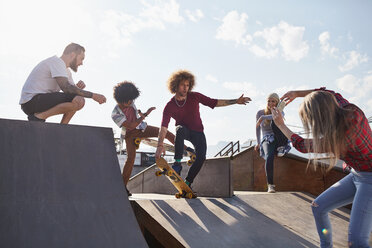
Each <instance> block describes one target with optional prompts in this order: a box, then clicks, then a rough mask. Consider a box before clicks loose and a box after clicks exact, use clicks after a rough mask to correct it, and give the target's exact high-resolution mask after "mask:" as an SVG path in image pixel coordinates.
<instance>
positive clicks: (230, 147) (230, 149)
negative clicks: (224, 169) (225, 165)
mask: <svg viewBox="0 0 372 248" xmlns="http://www.w3.org/2000/svg"><path fill="white" fill-rule="evenodd" d="M236 145H237V146H238V148H237V149H236V150H234V147H235V146H236ZM226 149H227V150H226ZM225 150H226V151H225ZM237 152H240V142H239V140H238V141H237V142H235V143H234V142H232V141H231V142H230V143H228V144H227V145H226V146H225V147H224V148H222V149H221V150H220V151H219V152H218V153H217V154H216V155H214V157H217V156H218V155H219V156H221V157H222V156H228V155H229V153H231V155H230V156H234V154H235V153H237Z"/></svg>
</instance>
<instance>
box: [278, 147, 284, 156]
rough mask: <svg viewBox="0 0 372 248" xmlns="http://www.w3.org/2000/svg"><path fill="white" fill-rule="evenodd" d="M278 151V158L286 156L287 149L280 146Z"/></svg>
mask: <svg viewBox="0 0 372 248" xmlns="http://www.w3.org/2000/svg"><path fill="white" fill-rule="evenodd" d="M276 150H277V151H278V154H277V156H278V157H283V156H284V155H285V147H284V146H279V147H278V149H276Z"/></svg>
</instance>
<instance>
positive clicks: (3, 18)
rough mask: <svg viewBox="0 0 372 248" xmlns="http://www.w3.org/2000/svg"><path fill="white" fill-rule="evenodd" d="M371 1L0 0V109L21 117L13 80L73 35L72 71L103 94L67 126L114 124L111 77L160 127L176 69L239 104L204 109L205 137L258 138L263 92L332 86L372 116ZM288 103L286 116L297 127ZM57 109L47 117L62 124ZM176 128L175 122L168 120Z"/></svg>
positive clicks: (200, 87)
mask: <svg viewBox="0 0 372 248" xmlns="http://www.w3.org/2000/svg"><path fill="white" fill-rule="evenodd" d="M371 10H372V2H370V1H274V0H273V1H245V0H242V1H207V0H205V1H194V0H192V1H190V0H187V1H186V0H182V1H176V0H163V1H129V0H128V1H127V0H125V1H124V0H121V1H114V0H106V1H79V0H74V1H72V0H66V1H51V0H49V1H43V0H33V1H25V0H24V1H20V0H12V1H8V0H0V33H1V39H0V87H1V91H0V118H9V119H21V120H26V116H25V114H24V113H23V112H22V111H21V109H20V106H19V105H18V101H19V97H20V92H21V88H22V86H23V84H24V82H25V80H26V78H27V76H28V74H29V73H30V71H31V70H32V68H33V67H34V66H35V65H36V64H37V63H39V62H40V61H41V60H43V59H45V58H47V57H50V56H53V55H58V56H60V55H61V53H62V51H63V49H64V47H65V46H66V45H67V44H68V43H70V42H76V43H80V44H81V45H83V46H84V47H85V48H86V58H85V61H84V65H83V66H81V67H79V71H78V72H77V73H73V78H74V79H75V81H76V82H77V81H78V80H83V81H84V82H85V83H86V85H87V90H91V91H93V92H98V93H102V94H104V95H105V96H106V97H107V99H108V101H107V103H106V104H104V105H98V104H97V103H96V102H94V101H92V100H91V99H88V100H87V101H86V105H85V107H84V109H83V110H82V111H80V112H78V113H77V114H76V116H75V117H74V118H73V120H72V122H71V123H73V124H79V125H93V126H104V127H113V128H114V130H115V131H116V132H117V133H118V131H119V130H118V128H116V127H115V125H114V123H113V122H112V120H111V117H110V115H111V111H112V109H113V107H114V105H115V102H114V100H113V98H112V88H113V86H114V85H115V84H116V83H118V82H120V81H123V80H130V81H133V82H134V83H136V85H137V87H139V88H140V90H141V92H142V93H141V96H140V97H139V98H138V99H137V101H136V105H137V107H138V108H140V109H142V110H146V109H147V108H149V107H152V106H155V107H156V108H157V109H156V110H155V111H154V112H152V113H151V115H150V116H149V117H148V118H147V122H148V123H149V124H150V125H154V126H159V125H160V123H161V115H162V110H163V107H164V106H165V104H166V102H167V101H168V100H169V99H170V98H171V96H172V95H171V94H170V93H169V92H168V91H167V88H166V81H167V79H168V77H169V75H170V74H171V73H172V72H173V71H175V70H178V69H188V70H190V71H191V72H193V73H194V74H195V76H196V79H197V85H196V87H195V91H198V92H201V93H203V94H205V95H208V96H210V97H213V98H218V99H232V98H237V97H239V96H240V95H241V94H242V93H244V94H245V95H247V96H249V97H251V98H252V99H253V101H252V102H251V103H249V104H248V105H247V106H237V105H234V106H229V107H223V108H216V109H214V110H211V109H209V108H207V107H204V106H202V107H201V115H202V120H203V123H204V127H205V133H206V136H207V141H208V143H209V144H210V145H213V144H216V143H217V142H218V141H222V140H223V141H237V140H241V141H245V140H247V139H250V138H255V115H256V112H257V111H258V110H259V109H262V108H263V107H264V106H265V102H266V96H267V95H268V94H269V93H271V92H277V93H278V94H279V95H282V94H284V93H285V92H286V91H288V90H293V89H307V88H315V87H320V86H326V87H327V88H330V89H334V90H336V91H338V92H340V93H341V94H343V95H344V96H345V97H346V98H348V99H349V100H351V101H352V102H354V103H356V104H357V105H358V106H360V107H361V108H362V110H363V111H364V112H365V114H366V115H367V117H369V116H372V98H371V95H372V66H371V65H372V63H371V56H372V49H371V44H372V34H371V24H372V16H371V15H370V13H371ZM300 103H301V100H295V101H294V102H292V103H291V104H290V105H289V106H288V107H287V108H286V109H285V112H286V121H287V123H288V124H291V125H300V120H299V117H298V106H299V104H300ZM59 120H60V117H54V118H51V119H50V120H49V121H51V122H59ZM170 130H171V131H174V122H173V121H172V122H171V124H170Z"/></svg>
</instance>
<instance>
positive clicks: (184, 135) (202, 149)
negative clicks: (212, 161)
mask: <svg viewBox="0 0 372 248" xmlns="http://www.w3.org/2000/svg"><path fill="white" fill-rule="evenodd" d="M176 130H177V131H176V139H175V150H176V151H175V153H174V159H182V156H183V149H184V143H185V140H188V141H190V142H191V143H192V144H193V146H194V148H195V153H196V160H195V162H194V163H193V164H192V166H191V168H190V170H189V173H188V175H187V177H186V180H187V181H188V182H190V183H192V182H194V179H195V177H196V175H197V174H198V173H199V171H200V169H201V167H202V165H203V163H204V161H205V155H206V153H207V140H206V139H205V135H204V133H203V132H196V131H193V130H190V129H188V128H187V127H185V126H177V128H176Z"/></svg>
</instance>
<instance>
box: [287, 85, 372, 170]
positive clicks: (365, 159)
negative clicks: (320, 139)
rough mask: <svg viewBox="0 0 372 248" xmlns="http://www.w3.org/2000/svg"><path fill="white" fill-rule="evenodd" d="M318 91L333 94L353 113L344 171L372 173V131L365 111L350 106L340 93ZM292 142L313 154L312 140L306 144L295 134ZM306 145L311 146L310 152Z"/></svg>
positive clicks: (339, 102)
mask: <svg viewBox="0 0 372 248" xmlns="http://www.w3.org/2000/svg"><path fill="white" fill-rule="evenodd" d="M317 90H324V91H328V92H330V93H332V94H333V95H334V96H335V97H336V100H337V102H338V104H339V105H340V106H341V107H343V108H345V109H349V110H351V111H353V117H352V119H351V122H352V125H351V129H349V130H348V131H347V132H346V137H345V138H346V147H347V153H346V154H345V156H344V157H342V158H341V159H342V160H344V161H345V163H344V164H343V167H344V169H345V168H346V167H352V168H353V169H354V170H356V171H368V172H372V131H371V127H370V126H369V124H368V120H367V118H366V116H365V115H364V113H363V111H362V110H361V109H359V108H358V107H357V106H356V105H354V104H350V103H349V102H348V101H347V100H346V99H344V98H343V97H342V96H341V95H340V94H339V93H335V92H333V91H330V90H326V89H325V88H320V89H317ZM291 141H292V144H293V146H294V147H295V148H296V149H297V150H298V151H300V152H303V153H307V152H313V146H312V140H311V139H307V140H306V142H305V139H303V138H301V137H300V136H299V135H297V134H293V135H292V137H291ZM305 143H307V144H308V145H309V150H308V148H307V146H306V145H305Z"/></svg>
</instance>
